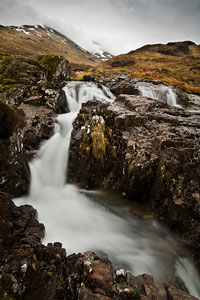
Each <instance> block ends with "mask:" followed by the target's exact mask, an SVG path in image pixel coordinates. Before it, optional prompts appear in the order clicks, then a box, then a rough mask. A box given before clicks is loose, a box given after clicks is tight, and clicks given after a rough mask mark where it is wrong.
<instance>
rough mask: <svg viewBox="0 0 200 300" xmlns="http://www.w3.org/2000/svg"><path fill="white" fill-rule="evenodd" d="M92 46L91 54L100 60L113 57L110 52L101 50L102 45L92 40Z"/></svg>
mask: <svg viewBox="0 0 200 300" xmlns="http://www.w3.org/2000/svg"><path fill="white" fill-rule="evenodd" d="M92 48H93V49H94V50H93V51H91V53H92V55H93V56H94V57H96V58H97V59H100V60H101V61H105V60H108V59H110V58H112V57H114V55H112V54H111V53H109V52H107V51H105V50H103V48H102V46H101V45H100V44H99V43H98V42H95V41H92Z"/></svg>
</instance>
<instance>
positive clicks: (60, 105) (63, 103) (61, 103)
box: [56, 90, 69, 114]
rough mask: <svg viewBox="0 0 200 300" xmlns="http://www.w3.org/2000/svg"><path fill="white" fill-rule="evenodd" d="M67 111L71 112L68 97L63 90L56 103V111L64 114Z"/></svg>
mask: <svg viewBox="0 0 200 300" xmlns="http://www.w3.org/2000/svg"><path fill="white" fill-rule="evenodd" d="M67 112H69V107H68V103H67V97H66V94H65V92H64V91H63V90H61V91H60V94H59V96H58V99H57V103H56V113H58V114H63V113H67Z"/></svg>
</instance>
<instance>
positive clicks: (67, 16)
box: [0, 0, 200, 54]
mask: <svg viewBox="0 0 200 300" xmlns="http://www.w3.org/2000/svg"><path fill="white" fill-rule="evenodd" d="M0 1H1V0H0ZM0 20H1V23H3V24H6V25H9V24H17V25H18V24H24V23H29V24H30V23H34V24H35V23H40V24H41V23H43V24H44V23H45V24H47V25H49V26H52V27H55V29H57V30H59V31H61V32H62V33H64V34H66V35H67V36H68V37H69V38H71V39H72V40H74V41H75V42H77V43H78V44H80V45H81V46H82V47H85V48H87V49H89V50H90V45H91V43H90V41H91V40H97V41H99V42H100V43H102V44H103V46H104V47H105V48H106V50H109V51H111V52H112V53H113V54H119V53H122V52H128V51H130V50H132V49H135V48H138V47H140V46H143V45H144V44H150V43H151V44H153V43H166V42H169V41H180V40H193V41H194V42H196V43H200V35H199V29H200V0H190V1H189V0H101V1H99V0H84V1H83V0H56V1H55V0H3V3H2V1H1V3H0Z"/></svg>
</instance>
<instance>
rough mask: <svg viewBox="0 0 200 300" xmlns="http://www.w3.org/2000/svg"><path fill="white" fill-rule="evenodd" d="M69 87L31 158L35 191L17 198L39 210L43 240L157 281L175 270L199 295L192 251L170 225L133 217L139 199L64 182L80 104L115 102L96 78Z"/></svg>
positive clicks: (194, 294)
mask: <svg viewBox="0 0 200 300" xmlns="http://www.w3.org/2000/svg"><path fill="white" fill-rule="evenodd" d="M64 90H65V93H66V96H67V99H68V105H69V109H70V112H69V113H67V114H62V115H59V116H58V117H57V119H56V123H55V133H54V135H53V136H52V137H51V138H50V139H49V140H48V141H47V142H45V143H44V144H43V145H42V146H41V149H40V151H39V153H38V156H37V158H36V159H34V160H33V161H32V162H31V163H30V169H31V187H30V193H29V195H28V196H25V197H22V198H17V199H15V204H16V205H17V206H19V205H24V204H29V205H32V206H33V207H34V208H35V209H36V210H37V211H38V219H39V221H40V222H42V223H44V225H45V229H46V233H45V238H44V240H43V244H45V245H46V244H47V243H49V242H51V243H52V242H56V241H59V242H61V243H62V244H63V247H64V248H66V251H67V254H68V255H69V254H72V253H79V252H85V251H88V250H92V251H94V252H96V253H97V254H98V255H99V256H106V257H108V258H109V259H110V260H111V261H112V263H113V265H114V267H115V268H116V269H118V270H120V272H126V271H130V272H131V273H132V274H134V275H139V274H143V273H147V274H151V275H153V276H154V278H155V280H156V282H163V281H165V280H167V276H168V273H172V274H174V275H175V276H177V277H180V278H181V280H182V281H183V282H184V284H185V286H186V287H187V288H188V290H189V291H190V294H191V295H193V296H196V297H197V298H200V285H199V282H200V278H199V275H198V272H197V270H196V269H195V267H194V264H193V263H192V261H191V260H190V259H189V258H188V257H185V256H179V255H178V246H177V242H176V241H175V239H174V237H173V236H172V234H171V233H169V232H168V231H167V229H165V228H163V227H162V226H161V225H160V224H159V223H158V222H157V221H156V220H154V219H152V218H149V219H148V218H147V220H145V218H141V217H138V216H135V217H134V214H133V213H131V211H135V207H133V205H134V204H131V203H130V201H128V199H126V198H125V197H122V196H121V195H117V194H114V193H110V192H109V191H88V190H83V189H80V188H78V187H77V186H76V185H72V184H68V183H66V182H65V178H66V169H67V163H68V155H69V144H70V137H71V130H72V122H73V121H74V119H75V118H76V115H77V113H78V111H79V109H80V108H81V104H82V103H83V102H87V101H88V100H92V99H94V98H95V99H97V100H100V101H109V102H111V101H114V96H113V95H112V94H111V93H110V91H109V90H108V89H107V88H104V89H103V90H102V89H99V88H98V87H97V86H96V85H95V84H94V83H80V82H69V83H68V84H67V86H66V87H65V88H64ZM170 105H171V103H170ZM144 215H145V212H144Z"/></svg>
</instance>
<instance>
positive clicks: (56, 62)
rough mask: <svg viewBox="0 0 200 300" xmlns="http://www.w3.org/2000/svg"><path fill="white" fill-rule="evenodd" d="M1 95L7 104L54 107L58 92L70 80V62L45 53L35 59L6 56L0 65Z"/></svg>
mask: <svg viewBox="0 0 200 300" xmlns="http://www.w3.org/2000/svg"><path fill="white" fill-rule="evenodd" d="M0 70H1V74H2V76H1V78H0V92H1V93H5V95H6V99H7V101H8V103H10V104H14V105H17V106H18V105H20V104H21V103H22V102H23V101H26V103H31V104H36V105H41V104H42V105H46V107H48V108H52V109H54V108H55V104H56V101H57V97H58V96H59V92H57V90H58V89H60V88H61V87H62V86H63V82H64V81H66V80H69V79H70V77H71V69H70V65H69V62H68V61H67V60H66V59H64V58H63V57H62V56H58V55H53V54H48V55H41V56H39V57H38V58H37V59H30V58H25V57H22V56H11V55H10V56H9V55H7V56H6V57H5V58H4V59H2V61H1V62H0Z"/></svg>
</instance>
